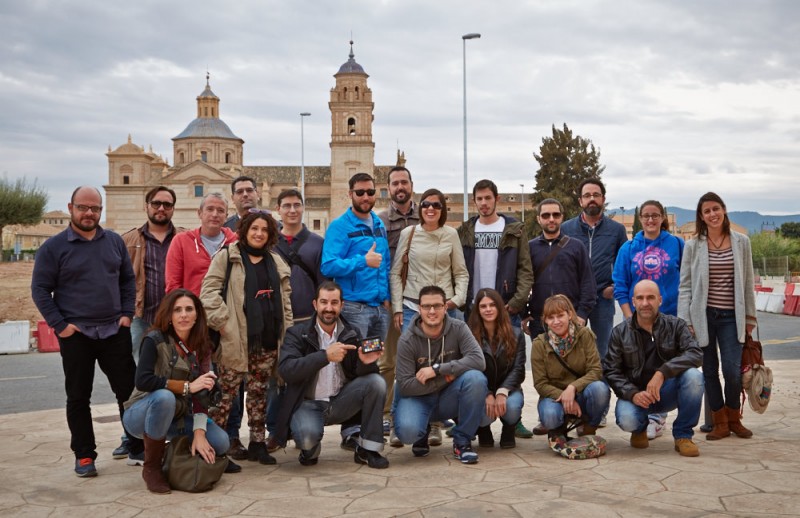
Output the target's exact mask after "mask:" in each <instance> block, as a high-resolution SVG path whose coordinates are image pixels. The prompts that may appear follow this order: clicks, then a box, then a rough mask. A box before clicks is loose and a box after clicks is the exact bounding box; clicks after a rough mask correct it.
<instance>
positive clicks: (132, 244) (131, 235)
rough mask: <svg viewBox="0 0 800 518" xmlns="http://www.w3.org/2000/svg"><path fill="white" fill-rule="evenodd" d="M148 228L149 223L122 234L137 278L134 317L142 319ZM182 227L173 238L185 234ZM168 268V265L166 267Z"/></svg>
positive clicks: (176, 229)
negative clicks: (145, 231) (145, 233)
mask: <svg viewBox="0 0 800 518" xmlns="http://www.w3.org/2000/svg"><path fill="white" fill-rule="evenodd" d="M146 228H147V223H145V224H144V225H142V226H141V227H139V228H132V229H130V230H129V231H127V232H125V233H124V234H122V240H123V241H124V242H125V246H126V247H127V248H128V255H129V256H131V264H132V265H133V275H134V276H136V306H135V309H134V314H133V315H134V316H135V317H138V318H142V314H143V313H144V283H145V278H144V277H145V275H144V256H145V251H146V248H145V247H146V246H147V245H146V241H145V237H144V230H145V229H146ZM184 230H186V229H184V228H182V227H177V228H175V227H173V228H172V235H171V236H170V239H171V238H172V237H175V235H176V234H178V233H179V232H183V231H184ZM164 267H166V265H164Z"/></svg>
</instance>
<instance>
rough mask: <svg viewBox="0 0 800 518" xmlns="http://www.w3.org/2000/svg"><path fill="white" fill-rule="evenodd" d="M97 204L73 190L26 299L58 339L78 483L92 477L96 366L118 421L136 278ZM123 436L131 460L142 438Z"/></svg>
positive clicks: (128, 379)
mask: <svg viewBox="0 0 800 518" xmlns="http://www.w3.org/2000/svg"><path fill="white" fill-rule="evenodd" d="M102 203H103V201H102V197H101V196H100V192H99V191H98V190H97V189H95V188H93V187H78V188H77V189H75V191H74V192H73V193H72V198H71V201H70V203H69V204H68V205H67V207H68V209H69V213H70V224H69V226H68V227H67V228H66V230H64V231H63V232H61V233H59V234H56V235H55V236H53V237H51V238H50V239H48V240H47V241H45V242H44V244H43V245H42V246H41V248H39V251H38V252H37V254H36V262H35V263H34V267H33V278H32V280H31V296H32V298H33V301H34V303H35V304H36V307H37V308H39V312H40V313H41V314H42V316H43V317H44V319H45V320H46V321H47V325H49V326H50V327H52V328H53V329H54V330H55V332H56V334H57V335H58V342H59V345H60V348H61V363H62V366H63V369H64V378H65V381H64V387H65V389H66V392H67V424H68V425H69V430H70V433H71V434H72V439H71V441H70V447H71V448H72V451H73V452H75V474H76V475H78V476H79V477H94V476H97V470H96V468H95V465H94V461H95V459H96V458H97V452H96V451H95V449H96V447H97V445H96V444H95V438H94V429H93V427H92V411H91V408H90V406H89V403H90V400H91V396H92V383H93V381H94V367H95V362H97V364H98V365H100V368H101V369H102V370H103V372H104V373H105V374H106V376H107V377H108V382H109V384H110V385H111V390H113V391H114V395H115V396H116V398H117V404H118V405H119V413H120V418H121V417H122V413H123V408H122V404H123V403H124V402H125V401H127V400H128V398H129V397H130V395H131V392H133V387H134V377H135V375H136V364H135V363H134V361H133V353H132V350H131V331H130V326H131V318H132V317H133V313H134V304H135V301H136V279H135V277H134V275H133V267H132V266H131V260H130V256H129V255H128V251H127V249H126V247H125V243H124V242H123V241H122V238H121V237H120V236H119V235H117V234H115V233H114V232H111V231H108V230H105V229H103V228H102V227H101V226H100V225H99V222H100V213H101V212H102V210H103V205H102ZM127 435H128V437H129V449H130V452H131V454H134V455H135V454H138V453H140V452H141V451H143V449H144V445H143V444H142V441H141V439H137V438H135V437H134V436H133V435H131V434H127Z"/></svg>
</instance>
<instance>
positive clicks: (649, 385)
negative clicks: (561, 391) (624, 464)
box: [603, 280, 703, 457]
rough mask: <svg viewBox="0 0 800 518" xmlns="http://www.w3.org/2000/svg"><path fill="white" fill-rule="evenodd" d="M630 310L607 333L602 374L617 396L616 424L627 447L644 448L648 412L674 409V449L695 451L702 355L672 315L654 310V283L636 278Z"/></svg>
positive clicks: (690, 453) (657, 298) (657, 302)
mask: <svg viewBox="0 0 800 518" xmlns="http://www.w3.org/2000/svg"><path fill="white" fill-rule="evenodd" d="M633 305H634V307H635V309H636V311H635V313H634V314H633V315H632V316H631V318H630V319H628V320H626V321H625V322H622V323H621V324H619V325H617V326H616V327H615V328H614V330H613V331H612V332H611V340H610V342H609V347H608V354H607V355H606V357H605V358H604V359H603V374H604V375H605V377H606V380H607V381H608V384H609V386H610V387H611V389H612V390H613V391H614V393H615V394H616V395H617V398H618V400H617V407H616V417H617V425H618V426H619V427H620V428H622V429H623V430H625V431H626V432H631V446H633V447H634V448H647V446H648V439H647V423H648V417H647V416H648V414H650V413H655V412H669V411H670V410H674V409H675V408H677V409H678V416H677V418H676V419H675V422H674V423H673V424H672V436H673V438H674V439H675V451H677V452H678V453H680V454H681V455H683V456H685V457H697V456H698V455H700V452H699V450H698V449H697V446H696V445H695V444H694V443H693V442H692V436H693V435H694V430H693V428H694V427H695V426H696V425H697V421H698V419H699V417H700V404H701V403H702V401H703V375H702V374H701V373H700V371H699V370H698V367H699V366H700V365H701V364H702V361H703V353H702V350H701V349H700V346H699V345H698V344H697V341H696V340H695V339H694V336H692V333H691V331H689V326H688V325H687V324H686V322H684V321H683V320H681V319H680V318H678V317H674V316H671V315H664V314H661V313H659V311H658V308H659V306H660V305H661V295H660V292H659V289H658V285H656V283H654V282H653V281H650V280H642V281H639V283H637V284H636V287H635V288H634V291H633Z"/></svg>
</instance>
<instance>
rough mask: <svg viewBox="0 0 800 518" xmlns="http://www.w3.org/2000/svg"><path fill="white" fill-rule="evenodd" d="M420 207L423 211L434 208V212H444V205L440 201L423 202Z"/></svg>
mask: <svg viewBox="0 0 800 518" xmlns="http://www.w3.org/2000/svg"><path fill="white" fill-rule="evenodd" d="M419 206H420V207H422V208H423V209H427V208H433V209H434V210H442V204H441V203H439V202H438V201H423V202H422V203H420V204H419Z"/></svg>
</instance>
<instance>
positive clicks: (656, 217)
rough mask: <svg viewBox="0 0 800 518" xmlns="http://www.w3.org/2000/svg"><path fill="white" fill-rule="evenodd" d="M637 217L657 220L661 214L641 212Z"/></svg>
mask: <svg viewBox="0 0 800 518" xmlns="http://www.w3.org/2000/svg"><path fill="white" fill-rule="evenodd" d="M639 217H640V218H641V219H644V220H648V219H651V220H653V221H658V220H659V219H661V217H662V216H661V214H642V215H641V216H639Z"/></svg>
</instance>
